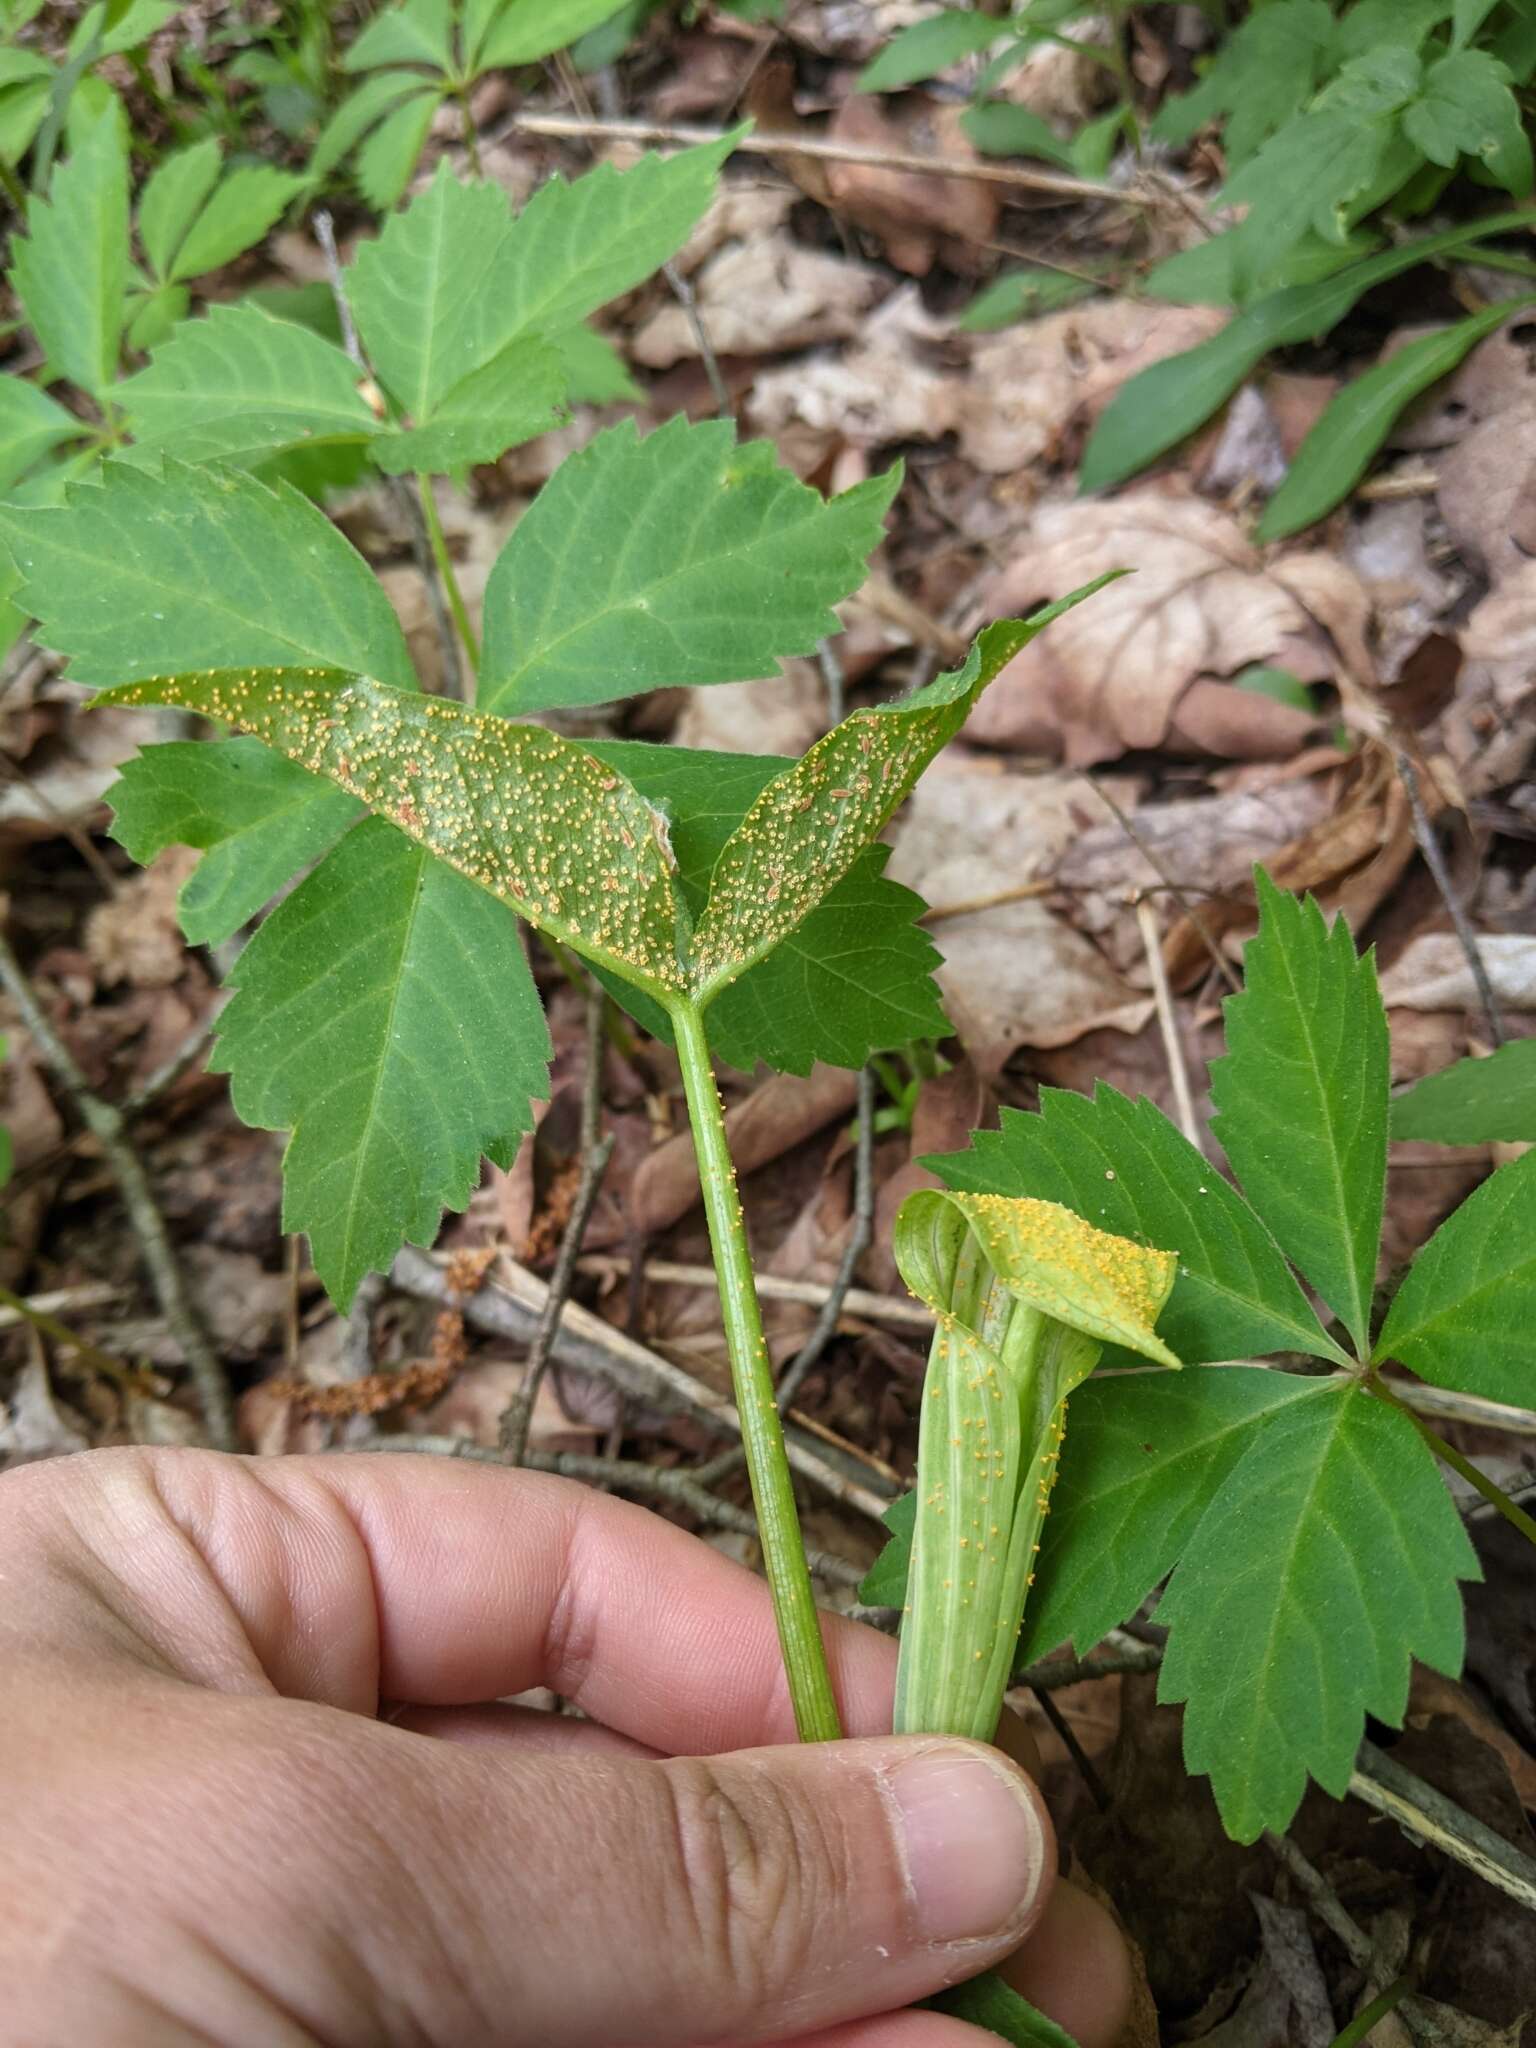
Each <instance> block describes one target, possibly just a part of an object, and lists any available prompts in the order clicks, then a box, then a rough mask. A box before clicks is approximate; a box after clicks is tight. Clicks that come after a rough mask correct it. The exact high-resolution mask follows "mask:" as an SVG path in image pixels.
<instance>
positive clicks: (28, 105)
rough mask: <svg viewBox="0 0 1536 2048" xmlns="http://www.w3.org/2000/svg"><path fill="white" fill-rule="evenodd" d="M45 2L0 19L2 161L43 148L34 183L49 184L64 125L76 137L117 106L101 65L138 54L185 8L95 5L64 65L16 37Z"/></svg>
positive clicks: (75, 32)
mask: <svg viewBox="0 0 1536 2048" xmlns="http://www.w3.org/2000/svg"><path fill="white" fill-rule="evenodd" d="M41 11H42V0H12V4H11V5H10V6H8V7H7V8H6V9H5V10H4V15H3V21H0V33H3V37H4V40H0V163H5V164H10V165H13V166H14V165H16V164H19V163H21V161H22V159H23V158H24V157H25V156H26V154H27V152H28V151H29V150H31V149H32V148H33V146H34V144H35V145H36V151H37V154H36V160H35V163H34V166H33V176H34V182H35V185H36V186H38V187H41V186H44V185H46V182H47V175H48V170H49V168H50V164H51V158H52V152H53V145H54V142H55V141H56V140H57V136H58V134H59V131H60V129H61V128H67V129H68V130H69V132H70V133H71V135H72V137H73V138H74V139H75V140H78V137H79V134H80V132H81V131H82V130H83V127H84V125H85V124H86V123H87V122H90V121H94V120H95V119H96V118H98V117H99V116H100V115H101V114H102V113H103V112H105V111H106V110H108V109H109V108H110V109H114V110H115V109H116V108H117V100H116V97H115V95H114V94H113V92H112V90H111V88H110V86H108V85H107V83H106V82H105V80H104V79H102V78H100V77H98V76H97V75H96V73H95V70H94V67H95V66H96V65H97V64H99V63H101V62H102V60H103V59H104V58H107V57H122V56H126V55H127V54H128V53H129V52H130V51H133V50H137V49H138V48H139V46H140V45H141V44H142V43H145V42H147V41H148V40H149V38H150V37H151V36H152V35H154V34H155V32H156V31H157V30H158V29H161V28H163V27H164V26H165V24H166V23H167V22H168V21H170V20H172V19H173V17H174V16H175V15H176V14H177V13H178V12H179V11H180V10H179V8H178V6H177V0H94V4H93V5H92V6H90V7H87V8H86V9H85V10H84V12H83V13H82V14H81V15H80V17H79V19H78V20H77V21H76V22H75V24H74V27H73V28H72V29H71V31H70V35H69V40H68V42H67V43H66V44H65V46H64V56H63V61H62V63H60V62H57V61H56V60H55V59H54V58H53V57H52V56H49V55H47V54H46V53H45V52H44V51H42V50H39V49H34V48H32V47H31V46H29V45H27V44H24V43H21V42H19V41H17V40H15V38H16V37H18V36H19V34H20V33H21V31H22V30H23V29H25V28H26V27H27V25H28V24H29V23H30V22H31V21H33V20H34V19H35V18H36V16H37V15H38V14H40V13H41Z"/></svg>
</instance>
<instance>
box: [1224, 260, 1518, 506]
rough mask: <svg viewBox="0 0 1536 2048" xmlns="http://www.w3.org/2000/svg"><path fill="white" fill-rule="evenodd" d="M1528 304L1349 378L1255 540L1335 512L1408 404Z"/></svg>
mask: <svg viewBox="0 0 1536 2048" xmlns="http://www.w3.org/2000/svg"><path fill="white" fill-rule="evenodd" d="M1529 304H1530V300H1529V299H1516V300H1513V301H1509V300H1502V299H1501V300H1500V301H1499V303H1498V304H1497V305H1493V306H1485V307H1484V308H1483V310H1482V311H1481V312H1480V313H1474V314H1472V315H1471V316H1470V318H1468V319H1466V320H1458V321H1456V322H1455V324H1454V325H1453V326H1450V327H1440V328H1437V329H1436V330H1435V332H1434V333H1433V334H1421V335H1420V336H1419V338H1418V339H1417V340H1416V341H1410V342H1406V343H1405V344H1404V345H1403V347H1402V348H1400V349H1397V350H1396V351H1395V352H1394V353H1393V354H1392V355H1390V356H1388V357H1387V358H1386V360H1385V361H1384V362H1380V363H1377V364H1376V365H1375V366H1374V368H1372V369H1369V370H1367V371H1366V372H1365V373H1364V374H1363V375H1362V376H1359V377H1354V378H1351V380H1350V381H1349V383H1347V384H1346V385H1345V386H1344V388H1343V390H1342V391H1340V392H1339V393H1338V395H1337V397H1335V398H1334V399H1332V400H1331V401H1330V403H1329V404H1328V406H1327V407H1326V408H1325V410H1324V411H1323V413H1322V415H1321V417H1320V418H1319V419H1318V421H1317V423H1316V425H1315V426H1314V427H1313V428H1312V430H1311V432H1310V433H1309V434H1308V435H1307V438H1306V440H1305V441H1303V442H1302V444H1301V446H1300V448H1299V449H1297V451H1296V459H1295V461H1294V462H1293V463H1292V464H1291V467H1290V471H1289V473H1288V474H1287V476H1286V478H1285V481H1284V482H1283V483H1282V484H1281V486H1280V488H1279V490H1278V491H1276V493H1275V495H1274V496H1273V498H1271V499H1270V501H1269V505H1268V508H1267V509H1266V511H1265V513H1264V516H1263V518H1262V519H1261V520H1260V521H1259V524H1258V528H1257V531H1256V536H1255V537H1256V538H1257V539H1258V540H1261V541H1267V540H1280V539H1283V538H1284V536H1285V535H1286V534H1288V533H1298V532H1299V531H1300V530H1301V528H1302V527H1304V526H1310V525H1311V524H1312V523H1313V521H1314V520H1317V519H1321V518H1322V517H1323V516H1324V515H1325V514H1326V513H1328V512H1331V511H1332V510H1333V508H1334V506H1335V505H1337V504H1338V503H1339V501H1340V499H1341V498H1343V497H1345V496H1346V495H1347V494H1348V493H1349V491H1350V490H1352V489H1353V487H1354V486H1355V485H1356V484H1357V483H1358V482H1359V481H1360V478H1361V477H1362V476H1364V474H1365V472H1366V470H1367V469H1368V468H1369V467H1370V463H1371V457H1372V456H1373V455H1374V454H1375V453H1376V451H1377V449H1378V448H1379V447H1380V446H1381V444H1382V442H1383V441H1384V440H1385V439H1386V438H1387V435H1388V434H1389V433H1390V432H1391V430H1392V426H1393V423H1394V422H1395V421H1396V419H1397V417H1398V415H1399V414H1400V413H1401V412H1402V410H1403V407H1404V406H1405V405H1407V404H1408V403H1409V401H1410V400H1412V399H1415V398H1417V397H1418V395H1419V393H1420V392H1421V391H1427V390H1428V389H1429V387H1430V385H1431V384H1435V383H1438V382H1439V380H1440V379H1441V378H1442V377H1445V376H1448V375H1449V374H1450V372H1451V371H1452V370H1454V369H1455V367H1456V365H1457V364H1458V363H1459V362H1460V361H1461V359H1462V357H1463V356H1464V355H1465V354H1466V353H1467V351H1468V350H1469V349H1470V348H1472V347H1473V346H1474V345H1475V344H1476V343H1477V342H1479V341H1481V340H1482V339H1483V337H1484V335H1486V334H1491V333H1492V332H1493V330H1494V329H1495V328H1496V327H1500V326H1502V325H1503V324H1504V322H1505V321H1506V320H1508V319H1509V317H1510V315H1511V314H1512V313H1513V312H1514V310H1515V309H1516V308H1517V307H1518V306H1521V305H1529Z"/></svg>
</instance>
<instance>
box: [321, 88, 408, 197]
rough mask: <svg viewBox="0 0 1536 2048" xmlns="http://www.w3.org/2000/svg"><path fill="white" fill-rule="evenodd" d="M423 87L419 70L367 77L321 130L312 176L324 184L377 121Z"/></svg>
mask: <svg viewBox="0 0 1536 2048" xmlns="http://www.w3.org/2000/svg"><path fill="white" fill-rule="evenodd" d="M420 90H421V77H420V74H419V73H417V72H415V71H380V72H376V73H375V74H374V76H373V77H372V78H365V79H364V80H363V82H362V84H361V85H360V86H359V87H358V88H357V90H356V92H353V93H349V94H348V95H347V97H346V98H345V99H344V100H343V101H342V103H341V105H340V106H339V107H338V108H337V109H336V111H335V113H334V114H332V116H331V118H330V120H329V121H327V122H326V124H325V126H324V128H322V129H321V131H320V139H319V141H318V142H317V143H316V144H315V150H314V155H313V156H312V157H311V158H310V160H309V178H310V181H311V182H312V183H313V184H320V183H321V182H323V180H324V179H326V178H328V177H329V176H330V174H331V172H332V171H334V170H335V168H336V166H337V165H338V164H339V163H340V162H341V160H342V158H343V157H345V156H348V155H350V153H351V152H352V150H354V149H355V148H356V147H357V145H358V143H359V142H361V141H362V139H363V137H364V136H365V135H366V134H367V133H368V131H369V129H370V128H372V127H373V126H374V125H375V123H376V122H378V121H381V120H382V119H383V117H384V116H385V115H386V114H387V113H388V112H389V110H390V108H391V107H393V106H396V105H398V103H399V102H400V101H401V100H403V99H404V98H405V97H406V96H407V94H415V93H417V92H419V91H420Z"/></svg>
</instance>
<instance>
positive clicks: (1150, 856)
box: [1083, 775, 1240, 995]
mask: <svg viewBox="0 0 1536 2048" xmlns="http://www.w3.org/2000/svg"><path fill="white" fill-rule="evenodd" d="M1083 780H1084V782H1086V783H1087V785H1088V787H1089V788H1090V789H1091V790H1092V791H1093V793H1094V795H1095V796H1096V797H1098V798H1099V799H1100V801H1101V802H1102V803H1103V805H1104V807H1105V809H1106V810H1109V811H1112V812H1113V813H1114V816H1115V817H1116V819H1117V820H1118V821H1119V825H1120V829H1121V831H1122V832H1124V834H1125V836H1126V838H1127V839H1129V840H1130V842H1131V844H1132V846H1134V847H1135V849H1136V851H1137V852H1138V853H1139V854H1140V855H1141V857H1142V859H1143V860H1144V861H1145V862H1146V863H1147V866H1148V867H1149V868H1151V870H1152V872H1153V874H1155V875H1156V876H1157V879H1158V880H1159V881H1160V882H1161V883H1162V885H1163V887H1164V888H1165V889H1166V890H1167V891H1168V894H1169V895H1170V896H1171V897H1172V898H1173V900H1174V902H1175V903H1177V904H1178V906H1179V908H1180V910H1182V911H1183V913H1184V915H1185V916H1186V917H1187V918H1188V919H1189V921H1190V923H1191V924H1192V925H1193V926H1194V928H1195V930H1196V931H1197V932H1198V933H1199V934H1200V939H1201V943H1202V944H1203V945H1204V947H1205V950H1206V951H1207V953H1209V954H1210V956H1211V958H1212V960H1213V961H1214V962H1215V963H1216V972H1217V973H1218V974H1219V975H1220V976H1221V978H1222V980H1223V981H1224V982H1225V983H1226V984H1227V987H1228V988H1229V989H1231V991H1232V993H1233V994H1234V995H1236V994H1237V993H1238V991H1239V988H1240V983H1239V982H1238V979H1237V976H1236V975H1235V974H1234V973H1233V972H1232V966H1231V963H1230V961H1228V960H1227V959H1226V957H1225V955H1224V954H1223V953H1222V951H1221V949H1220V947H1219V946H1218V945H1217V944H1216V941H1215V940H1214V939H1213V938H1212V937H1211V934H1210V931H1209V929H1208V928H1207V926H1206V922H1205V919H1204V918H1203V917H1202V916H1201V915H1200V913H1199V911H1198V910H1196V909H1195V907H1194V905H1193V904H1192V903H1191V902H1190V900H1189V898H1188V897H1187V896H1186V895H1185V894H1184V891H1183V890H1182V889H1181V888H1180V886H1179V884H1178V883H1177V882H1176V881H1174V879H1173V877H1172V876H1171V875H1170V874H1169V873H1168V870H1167V869H1166V868H1165V867H1164V866H1163V863H1162V860H1161V858H1160V857H1159V855H1158V854H1157V852H1156V850H1155V849H1154V848H1153V847H1151V846H1149V845H1148V843H1147V842H1146V840H1145V839H1143V838H1142V836H1141V834H1140V832H1139V831H1138V830H1137V829H1136V821H1135V820H1134V819H1133V818H1132V817H1131V815H1130V813H1129V812H1128V811H1127V810H1125V809H1124V807H1123V806H1122V805H1120V804H1118V803H1117V802H1116V801H1115V799H1114V798H1113V797H1112V796H1111V795H1110V793H1109V791H1108V790H1107V789H1106V788H1105V787H1104V785H1103V783H1102V782H1095V781H1094V779H1093V777H1092V776H1091V775H1085V776H1084V777H1083Z"/></svg>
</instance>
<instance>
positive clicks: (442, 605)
mask: <svg viewBox="0 0 1536 2048" xmlns="http://www.w3.org/2000/svg"><path fill="white" fill-rule="evenodd" d="M466 111H467V110H466ZM314 228H315V240H316V241H317V242H318V243H319V244H320V253H321V255H322V256H323V257H324V258H325V270H326V277H327V279H328V281H329V283H330V287H331V298H332V299H333V300H334V302H335V306H336V317H337V319H338V320H339V321H340V322H341V345H342V347H343V348H344V349H345V350H346V353H347V356H348V359H349V360H350V362H351V364H352V366H353V368H354V369H355V370H357V371H358V372H359V373H360V374H361V375H362V376H364V377H366V378H368V379H369V380H370V382H372V383H374V384H375V385H376V384H377V381H378V380H377V379H376V378H375V377H374V374H373V369H372V366H371V365H370V363H369V361H368V358H367V356H365V355H364V353H363V344H362V342H361V341H360V340H359V338H358V332H357V323H356V321H355V320H354V319H353V318H352V307H351V304H350V302H349V300H348V298H347V281H346V279H345V277H344V276H343V275H342V269H341V256H340V253H339V252H338V250H337V247H336V227H335V223H334V222H333V221H332V219H331V216H330V214H329V213H328V212H327V211H326V209H325V208H324V207H323V206H321V207H317V208H316V209H315V214H314ZM385 481H386V482H387V484H388V486H389V492H390V495H391V497H392V498H393V499H394V501H395V504H396V505H397V506H398V508H399V510H400V513H401V516H402V517H403V518H404V520H405V524H406V530H407V532H408V533H409V534H410V536H411V558H412V560H413V561H414V562H415V564H416V573H417V575H418V576H420V578H421V580H422V583H423V584H424V585H425V587H426V592H427V608H428V610H429V611H430V612H431V614H432V625H433V629H434V631H435V632H436V634H437V645H438V658H439V660H440V661H441V662H442V665H443V688H444V689H445V690H446V691H448V692H449V693H450V694H451V695H453V696H457V697H466V696H467V692H466V690H465V687H464V670H463V666H462V664H461V661H460V656H459V640H458V635H457V634H456V632H455V631H454V624H453V620H452V618H451V617H450V616H449V612H448V606H447V602H446V600H445V598H444V596H443V586H442V584H441V583H440V582H439V581H438V560H437V556H436V553H435V551H434V549H433V545H432V532H431V529H430V527H429V525H428V522H427V515H426V513H425V511H424V510H423V508H422V502H421V499H420V498H419V497H418V496H417V494H416V492H415V490H414V489H413V488H412V485H411V481H410V478H409V477H404V476H392V477H388V478H386V480H385ZM432 510H433V513H434V515H435V514H436V511H437V506H436V504H435V502H434V504H433V508H432ZM438 530H439V532H441V527H439V529H438ZM446 553H447V544H446V542H445V543H444V556H445V558H446Z"/></svg>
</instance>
